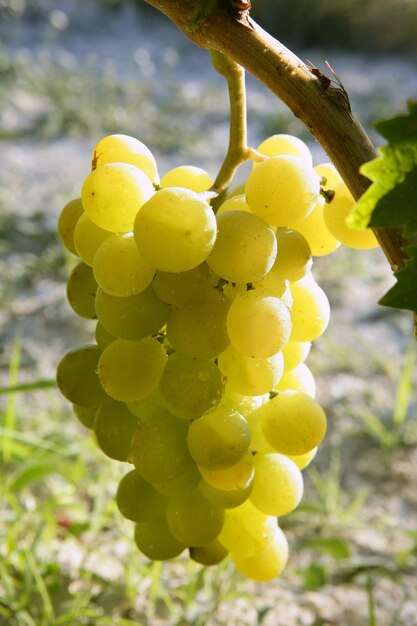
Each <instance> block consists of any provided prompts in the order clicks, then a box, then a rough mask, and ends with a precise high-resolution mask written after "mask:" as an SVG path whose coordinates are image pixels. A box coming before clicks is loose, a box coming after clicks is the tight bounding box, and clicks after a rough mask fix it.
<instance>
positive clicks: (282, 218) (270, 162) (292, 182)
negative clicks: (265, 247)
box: [245, 156, 320, 228]
mask: <svg viewBox="0 0 417 626" xmlns="http://www.w3.org/2000/svg"><path fill="white" fill-rule="evenodd" d="M319 192H320V179H319V177H318V175H317V174H316V172H315V171H314V169H313V167H312V166H311V165H309V164H308V163H306V161H305V160H304V159H301V158H300V157H295V156H276V157H270V158H269V159H266V160H265V161H263V162H262V163H259V165H257V166H256V167H255V168H254V169H253V170H252V172H251V173H250V174H249V176H248V179H247V181H246V187H245V193H246V201H247V203H248V205H249V207H250V209H251V211H252V213H255V215H258V217H260V218H262V219H263V220H265V222H267V224H270V225H271V226H286V227H291V228H292V227H293V225H294V224H296V223H297V222H299V221H300V220H303V219H304V218H305V217H307V215H308V214H309V213H310V212H311V211H312V210H313V207H314V204H315V203H316V202H317V198H318V195H319Z"/></svg>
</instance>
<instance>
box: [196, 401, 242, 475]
mask: <svg viewBox="0 0 417 626" xmlns="http://www.w3.org/2000/svg"><path fill="white" fill-rule="evenodd" d="M249 444H250V430H249V426H248V423H247V421H246V420H245V419H244V418H243V417H242V416H241V415H240V413H238V412H237V411H234V410H233V409H230V408H228V407H223V406H218V407H216V408H215V409H212V410H211V411H209V412H207V413H205V414H204V415H202V416H201V417H199V418H198V419H197V420H195V421H194V422H192V424H191V426H190V429H189V431H188V449H189V451H190V454H191V456H192V457H193V459H194V461H195V462H196V463H197V464H198V465H200V466H201V467H205V468H206V469H210V470H221V469H225V468H227V467H230V466H231V465H235V463H237V462H238V461H239V460H240V459H241V458H242V457H243V456H244V454H245V453H246V452H247V450H248V449H249Z"/></svg>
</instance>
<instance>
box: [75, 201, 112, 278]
mask: <svg viewBox="0 0 417 626" xmlns="http://www.w3.org/2000/svg"><path fill="white" fill-rule="evenodd" d="M110 235H111V232H110V231H108V230H104V229H103V228H100V226H97V224H94V222H92V221H91V220H90V218H89V217H88V215H87V214H86V213H83V214H82V215H81V217H80V218H79V220H78V222H77V223H76V225H75V230H74V245H75V249H76V250H77V254H78V256H79V257H80V259H82V260H83V261H84V263H87V265H90V266H91V267H92V266H93V260H94V256H95V254H96V252H97V249H98V248H99V247H100V246H101V244H102V243H103V241H105V240H106V239H107V237H110Z"/></svg>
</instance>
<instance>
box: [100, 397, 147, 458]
mask: <svg viewBox="0 0 417 626" xmlns="http://www.w3.org/2000/svg"><path fill="white" fill-rule="evenodd" d="M137 425H138V420H137V418H136V417H135V416H134V415H133V414H132V413H131V412H130V411H129V410H128V408H127V407H126V405H125V404H124V403H123V402H116V401H115V400H109V401H107V402H104V403H103V404H101V405H100V406H99V408H98V410H97V413H96V418H95V420H94V434H95V436H96V441H97V444H98V446H99V447H100V449H101V450H102V451H103V452H104V454H106V455H107V456H108V457H110V458H111V459H115V460H116V461H124V462H125V461H129V455H130V446H131V444H132V439H133V435H134V433H135V431H136V428H137Z"/></svg>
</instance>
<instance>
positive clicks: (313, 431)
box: [256, 390, 326, 456]
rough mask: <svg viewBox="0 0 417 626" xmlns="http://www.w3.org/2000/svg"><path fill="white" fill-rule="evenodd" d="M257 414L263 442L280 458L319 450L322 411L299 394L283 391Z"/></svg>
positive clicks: (321, 438)
mask: <svg viewBox="0 0 417 626" xmlns="http://www.w3.org/2000/svg"><path fill="white" fill-rule="evenodd" d="M256 412H257V414H258V416H259V417H260V419H261V420H262V430H263V433H264V435H265V439H266V440H267V441H268V443H269V444H270V445H271V446H272V447H273V448H274V450H275V451H276V452H280V453H281V454H286V455H288V454H290V455H293V456H297V455H300V454H305V453H306V452H309V451H310V450H312V449H313V448H315V447H316V446H318V445H319V443H321V441H322V440H323V438H324V435H325V434H326V415H325V413H324V411H323V409H322V408H321V406H320V405H319V403H318V402H316V400H314V399H313V398H311V397H310V396H308V395H307V394H305V393H301V392H299V391H291V390H288V391H282V392H281V393H279V394H278V395H277V396H275V397H274V398H272V400H270V401H269V402H267V403H266V404H264V405H262V406H261V407H260V408H259V409H256Z"/></svg>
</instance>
